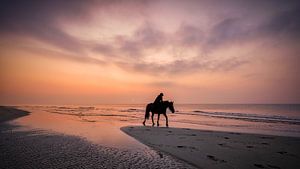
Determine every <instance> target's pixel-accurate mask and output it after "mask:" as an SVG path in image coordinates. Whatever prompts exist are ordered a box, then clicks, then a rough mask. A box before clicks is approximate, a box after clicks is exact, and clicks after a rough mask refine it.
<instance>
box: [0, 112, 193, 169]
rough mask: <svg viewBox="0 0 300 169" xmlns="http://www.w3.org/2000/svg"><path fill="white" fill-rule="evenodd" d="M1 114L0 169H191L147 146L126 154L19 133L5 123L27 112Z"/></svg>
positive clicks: (70, 139)
mask: <svg viewBox="0 0 300 169" xmlns="http://www.w3.org/2000/svg"><path fill="white" fill-rule="evenodd" d="M12 109H13V110H12ZM5 110H7V111H5ZM1 112H2V113H1V114H6V116H9V115H10V117H9V118H5V119H6V120H5V122H3V123H2V122H1V123H0V151H1V153H0V164H1V167H0V168H74V169H76V168H80V169H82V168H87V169H89V168H101V169H102V168H124V169H125V168H146V169H147V168H149V169H152V168H187V169H194V167H193V166H191V165H189V164H187V163H185V162H184V161H181V160H178V159H177V158H174V157H173V156H170V155H168V154H165V153H158V152H156V151H155V150H153V149H152V148H149V147H147V146H145V148H143V149H130V150H129V149H121V148H115V147H109V146H104V145H102V144H96V143H93V142H91V141H89V140H88V139H86V138H84V137H81V136H73V135H68V134H64V133H59V132H54V131H51V130H44V129H39V128H33V129H30V130H19V129H18V128H21V127H23V126H19V125H15V124H13V123H6V122H7V121H8V119H10V120H13V119H16V118H18V117H22V116H24V115H25V114H26V115H29V114H28V112H27V113H24V112H26V111H22V110H19V109H14V108H12V107H8V108H3V107H1ZM11 112H14V113H11ZM32 114H34V113H32ZM27 118H32V116H28V117H27ZM3 119H4V118H3ZM108 127H109V126H108ZM120 132H121V131H120ZM126 137H127V136H126ZM128 137H129V136H128ZM162 156H163V158H162Z"/></svg>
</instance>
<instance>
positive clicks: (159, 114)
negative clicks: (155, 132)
mask: <svg viewBox="0 0 300 169" xmlns="http://www.w3.org/2000/svg"><path fill="white" fill-rule="evenodd" d="M159 116H160V114H159V113H158V116H157V126H159Z"/></svg>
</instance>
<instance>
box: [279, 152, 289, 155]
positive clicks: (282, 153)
mask: <svg viewBox="0 0 300 169" xmlns="http://www.w3.org/2000/svg"><path fill="white" fill-rule="evenodd" d="M277 153H278V154H281V155H284V154H287V152H286V151H278V152H277Z"/></svg>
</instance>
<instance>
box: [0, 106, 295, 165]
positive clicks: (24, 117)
mask: <svg viewBox="0 0 300 169" xmlns="http://www.w3.org/2000/svg"><path fill="white" fill-rule="evenodd" d="M177 107H178V109H177V112H175V113H174V114H171V113H169V114H168V116H169V124H170V127H169V128H166V127H165V121H164V118H161V122H160V123H161V127H157V126H154V127H152V126H151V122H150V120H149V121H147V122H146V126H142V123H141V122H142V120H143V116H144V105H99V106H30V105H29V106H16V107H3V106H2V107H1V109H0V110H1V111H0V113H1V116H0V117H1V121H2V122H1V123H0V151H1V152H2V153H1V155H0V159H1V166H0V168H207V169H217V168H229V169H233V168H234V169H235V168H245V169H248V168H254V169H255V168H269V169H279V168H280V169H290V168H291V169H293V168H299V167H300V166H299V163H298V161H299V160H300V154H299V152H300V148H299V147H300V146H299V145H300V138H299V137H297V136H298V135H299V132H298V131H299V125H298V123H296V124H295V120H297V118H291V117H288V119H287V118H283V120H281V119H279V118H278V117H281V116H278V117H277V116H276V118H277V119H276V120H277V121H276V123H274V122H273V121H274V120H273V119H274V116H273V115H272V116H266V115H256V116H255V117H254V118H261V116H262V117H265V118H266V117H267V118H268V119H267V120H269V119H271V120H269V121H267V122H265V121H266V120H265V119H264V121H261V120H259V121H253V115H251V114H250V115H249V114H246V116H247V117H248V116H249V117H251V119H250V120H248V121H245V119H244V116H245V115H243V116H241V117H243V119H242V120H240V121H239V120H238V119H237V117H234V119H229V117H231V116H232V114H233V113H230V116H228V117H226V118H223V117H222V118H220V117H219V116H218V117H207V115H206V114H208V113H206V112H200V113H198V107H196V108H195V107H194V106H192V107H191V106H185V107H180V106H177ZM199 109H200V110H204V108H202V107H200V108H199ZM204 113H206V114H205V115H203V114H204ZM219 114H220V113H217V115H219ZM225 115H226V114H225ZM213 116H215V114H213ZM239 118H240V117H239ZM290 119H292V120H294V121H293V122H292V123H286V121H287V120H290ZM155 120H156V117H155ZM280 120H281V121H282V122H281V121H280ZM290 121H291V120H290ZM237 124H239V125H237ZM245 126H247V128H246V127H245ZM257 126H258V127H257ZM292 127H294V128H292ZM256 128H260V130H254V129H256ZM250 129H252V130H250ZM278 129H281V130H278ZM283 129H289V130H287V131H286V132H283ZM247 131H248V133H247ZM251 132H252V133H251ZM263 132H269V134H262V133H263ZM289 135H293V136H292V137H291V136H289Z"/></svg>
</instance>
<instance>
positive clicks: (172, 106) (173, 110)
mask: <svg viewBox="0 0 300 169" xmlns="http://www.w3.org/2000/svg"><path fill="white" fill-rule="evenodd" d="M168 107H169V109H170V110H171V112H172V113H174V112H175V109H174V102H172V101H170V102H169V106H168Z"/></svg>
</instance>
